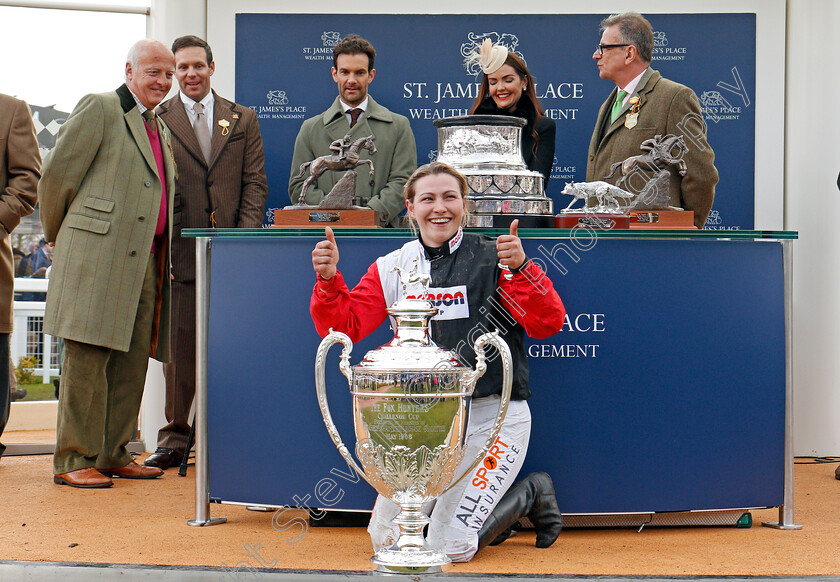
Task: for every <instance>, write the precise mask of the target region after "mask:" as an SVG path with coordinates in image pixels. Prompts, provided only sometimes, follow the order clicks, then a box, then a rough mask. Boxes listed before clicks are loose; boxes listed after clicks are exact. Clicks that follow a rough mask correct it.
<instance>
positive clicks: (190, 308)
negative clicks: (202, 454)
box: [158, 281, 195, 455]
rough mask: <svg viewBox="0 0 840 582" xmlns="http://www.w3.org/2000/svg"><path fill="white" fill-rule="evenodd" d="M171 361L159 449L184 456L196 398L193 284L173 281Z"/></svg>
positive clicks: (167, 369)
mask: <svg viewBox="0 0 840 582" xmlns="http://www.w3.org/2000/svg"><path fill="white" fill-rule="evenodd" d="M170 338H171V343H170V345H171V347H170V349H171V358H170V359H169V363H167V364H164V366H163V375H164V377H165V378H166V406H165V409H164V414H165V415H166V422H167V424H166V426H164V427H163V428H162V429H160V432H159V433H158V446H159V447H166V448H168V449H173V450H175V451H176V452H178V453H179V454H182V455H183V454H184V453H185V452H186V448H187V437H188V436H189V433H190V408H191V407H192V402H193V397H194V396H195V281H189V282H186V283H184V282H179V281H172V334H171V336H170Z"/></svg>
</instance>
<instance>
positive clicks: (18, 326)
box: [11, 278, 58, 384]
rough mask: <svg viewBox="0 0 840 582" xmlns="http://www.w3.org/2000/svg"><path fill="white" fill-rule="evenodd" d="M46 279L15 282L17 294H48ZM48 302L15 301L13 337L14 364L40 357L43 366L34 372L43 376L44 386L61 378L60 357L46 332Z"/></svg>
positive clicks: (12, 353) (25, 279)
mask: <svg viewBox="0 0 840 582" xmlns="http://www.w3.org/2000/svg"><path fill="white" fill-rule="evenodd" d="M48 284H49V281H48V280H47V279H30V278H16V279H15V293H46V292H47V286H48ZM45 306H46V302H45V301H43V300H41V301H15V302H14V331H13V332H12V337H11V355H12V362H14V363H15V364H17V362H18V361H19V360H20V358H22V357H23V356H38V355H39V354H40V356H41V365H40V366H38V367H36V368H35V374H36V375H37V376H41V377H42V378H43V379H44V380H43V382H44V383H45V384H49V383H50V382H51V381H52V378H54V377H57V376H58V354H57V352H56V349H55V347H54V345H53V343H54V342H53V338H52V336H51V335H48V334H45V333H44V332H43V321H44V308H45Z"/></svg>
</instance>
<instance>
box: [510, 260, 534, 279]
mask: <svg viewBox="0 0 840 582" xmlns="http://www.w3.org/2000/svg"><path fill="white" fill-rule="evenodd" d="M529 264H531V259H529V258H528V257H527V256H526V257H525V260H524V261H522V264H521V265H519V266H518V267H517V268H515V269H511V270H510V272H511V273H513V274H514V275H516V274H517V273H519V272H520V271H521V270H522V269H524V268H525V267H527V266H528V265H529Z"/></svg>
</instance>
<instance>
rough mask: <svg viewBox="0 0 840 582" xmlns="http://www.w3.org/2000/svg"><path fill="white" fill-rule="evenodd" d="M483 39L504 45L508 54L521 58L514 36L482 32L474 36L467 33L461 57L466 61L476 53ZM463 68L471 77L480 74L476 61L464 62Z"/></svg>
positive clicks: (504, 33)
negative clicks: (514, 54)
mask: <svg viewBox="0 0 840 582" xmlns="http://www.w3.org/2000/svg"><path fill="white" fill-rule="evenodd" d="M485 38H489V39H490V40H491V41H492V42H493V44H501V45H504V46H505V47H507V50H508V51H509V52H512V53H516V54H517V55H519V56H520V57H521V56H522V55H521V54H519V52H518V51H517V50H516V47H518V46H519V38H518V37H517V36H516V35H515V34H510V33H508V32H501V33H499V32H483V33H480V34H476V33H474V32H469V33H467V42H465V43H463V44H462V45H461V56H462V57H464V59H466V58H467V57H468V56H470V55H471V54H472V53H473V52H477V51H478V49H479V47H480V46H481V43H482V42H483V41H484V39H485ZM523 59H524V57H523ZM464 68H465V69H467V73H469V74H470V75H472V76H473V77H475V76H478V75H479V74H480V73H481V68H480V67H479V65H478V61H477V60H473V61H466V60H465V61H464Z"/></svg>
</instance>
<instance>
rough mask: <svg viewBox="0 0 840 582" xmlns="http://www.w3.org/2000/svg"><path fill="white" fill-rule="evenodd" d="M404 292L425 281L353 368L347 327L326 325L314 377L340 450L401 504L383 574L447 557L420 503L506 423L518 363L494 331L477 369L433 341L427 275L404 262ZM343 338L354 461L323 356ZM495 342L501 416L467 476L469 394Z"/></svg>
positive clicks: (449, 481)
mask: <svg viewBox="0 0 840 582" xmlns="http://www.w3.org/2000/svg"><path fill="white" fill-rule="evenodd" d="M400 279H401V281H402V284H403V290H404V295H408V293H407V288H408V286H410V285H420V286H421V287H422V291H423V292H422V293H419V294H418V296H419V297H421V298H420V299H401V300H399V301H397V302H396V303H395V304H394V305H392V306H391V307H390V308H389V309H388V313H389V314H390V315H391V316H392V317H393V318H394V319H395V320H396V326H395V329H396V335H395V337H394V339H393V340H391V341H390V342H389V343H387V344H385V345H383V346H382V347H380V348H378V349H376V350H373V351H370V352H368V353H367V354H366V355H365V358H364V360H362V362H360V363H359V364H358V365H357V366H350V352H351V351H352V349H353V343H352V342H351V341H350V338H349V337H347V336H346V335H345V334H343V333H340V332H335V331H330V333H329V334H328V335H327V336H326V337H325V338H324V340H323V341H322V342H321V345H320V346H319V347H318V353H317V356H316V360H315V385H316V389H317V394H318V404H319V406H320V407H321V415H322V416H323V417H324V423H325V424H326V426H327V430H328V431H329V433H330V437H331V438H332V440H333V443H335V445H336V447H338V450H339V452H340V453H341V456H342V457H344V459H345V460H346V461H347V463H348V464H349V465H350V466H351V467H353V469H355V470H356V471H357V472H358V473H359V475H361V476H362V477H363V478H364V479H365V480H366V481H367V482H368V483H370V484H371V485H372V486H373V488H374V489H376V491H377V492H378V493H379V494H380V495H382V496H383V497H386V498H388V499H390V500H391V501H393V502H394V503H396V504H397V505H399V507H400V513H399V514H398V515H397V516H396V517H395V518H394V523H396V524H397V525H399V528H400V535H399V539H398V540H397V542H396V543H395V544H394V545H393V546H392V547H390V548H387V549H383V550H380V551H378V552H376V555H374V556H373V557H372V558H371V561H372V562H373V563H374V564H376V565H377V570H378V571H380V572H388V573H400V574H417V573H433V572H440V567H441V566H442V565H444V564H447V563H449V561H450V560H449V558H448V557H447V556H446V554H444V553H443V552H441V551H438V550H434V549H432V548H429V547H428V546H427V544H426V540H425V539H424V536H423V528H424V527H425V526H426V524H427V523H429V517H428V516H427V515H426V514H425V513H424V512H423V509H422V507H423V505H424V504H426V503H428V502H429V501H432V500H434V499H435V498H437V497H439V496H440V495H442V494H443V493H445V492H446V491H447V490H449V489H450V488H451V487H452V486H453V485H455V484H456V483H458V482H459V481H460V480H461V479H462V478H463V477H464V476H466V475H467V474H469V473H470V472H471V471H472V470H473V468H474V467H475V466H476V465H477V464H478V462H479V461H480V460H481V459H482V458H484V457H485V456H486V455H487V452H488V451H489V449H490V447H491V446H492V444H493V441H495V439H496V437H497V436H498V434H499V431H500V430H501V428H502V421H503V420H504V416H505V413H506V412H507V407H508V403H509V402H510V390H511V383H512V381H513V374H512V370H513V364H512V360H511V356H510V350H509V349H508V346H507V344H506V343H505V342H504V340H502V339H501V338H500V337H499V334H498V332H493V333H486V334H484V335H482V336H481V337H479V338H478V339H477V340H476V342H475V345H474V346H473V349H474V350H475V353H476V357H477V361H476V368H475V370H472V369H470V368H469V367H468V366H465V365H464V364H462V363H461V361H460V359H459V358H458V355H457V354H456V353H455V352H453V351H450V350H446V349H444V348H441V347H439V346H437V345H435V343H434V342H433V341H432V340H431V338H430V335H429V321H430V319H431V318H432V317H433V316H434V315H435V313H437V311H438V310H437V308H435V307H434V306H433V305H432V304H431V303H430V302H428V301H427V300H425V299H422V297H426V296H427V294H428V285H429V276H428V275H418V274H416V273H415V272H414V271H412V272H410V273H409V272H404V271H402V270H400ZM336 343H341V344H342V345H343V346H344V347H343V349H342V351H341V362H340V364H339V368H340V370H341V372H342V373H343V374H344V375H345V376H346V377H347V380H348V382H349V384H350V393H351V395H352V396H353V423H354V426H355V432H356V456H357V457H358V458H359V462H360V463H361V467H360V466H359V465H358V464H357V463H356V461H355V459H354V458H353V456H352V455H351V454H350V451H349V450H348V449H347V447H346V446H345V445H344V442H343V441H342V440H341V436H340V435H339V434H338V430H337V429H336V427H335V424H334V423H333V420H332V416H331V414H330V409H329V405H328V404H327V393H326V383H325V374H324V368H325V362H326V356H327V352H328V351H329V349H330V347H332V345H333V344H336ZM488 345H492V346H493V347H495V348H496V349H497V350H498V352H499V357H501V358H502V365H503V380H502V384H503V385H502V398H501V403H500V405H499V412H498V415H497V417H496V422H495V424H494V425H493V430H492V431H491V433H490V435H489V437H488V438H487V441H486V442H485V443H484V447H483V448H482V450H481V451H480V452H479V454H478V455H477V456H476V457H475V459H473V460H472V462H471V463H470V466H469V467H468V468H467V469H466V470H465V471H463V473H462V474H461V475H458V476H456V475H455V473H456V471H457V469H458V467H459V466H460V465H461V463H462V461H463V458H464V451H465V448H466V446H465V445H466V429H467V421H468V417H469V408H470V401H471V398H472V392H473V389H474V388H475V384H476V382H477V381H478V379H479V378H480V377H481V376H482V375H483V374H484V372H485V370H486V368H487V365H486V362H485V348H486V347H487V346H488Z"/></svg>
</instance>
